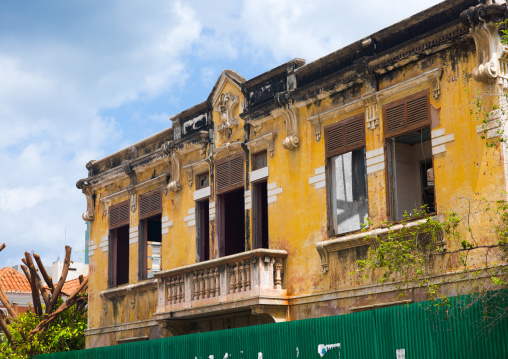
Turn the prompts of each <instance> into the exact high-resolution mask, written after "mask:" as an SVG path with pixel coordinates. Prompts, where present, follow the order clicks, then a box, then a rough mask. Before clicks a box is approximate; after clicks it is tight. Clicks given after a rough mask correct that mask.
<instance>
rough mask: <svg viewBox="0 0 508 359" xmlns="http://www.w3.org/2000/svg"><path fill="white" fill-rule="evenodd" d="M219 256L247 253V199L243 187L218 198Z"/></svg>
mask: <svg viewBox="0 0 508 359" xmlns="http://www.w3.org/2000/svg"><path fill="white" fill-rule="evenodd" d="M217 202H218V215H219V216H220V217H219V221H218V222H219V223H218V226H219V228H218V229H219V255H220V256H221V257H223V256H228V255H231V254H236V253H241V252H243V251H245V217H244V216H245V199H244V190H243V187H242V188H240V189H237V190H234V191H230V192H226V193H223V194H220V195H218V196H217Z"/></svg>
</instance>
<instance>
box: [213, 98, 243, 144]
mask: <svg viewBox="0 0 508 359" xmlns="http://www.w3.org/2000/svg"><path fill="white" fill-rule="evenodd" d="M236 106H238V96H234V95H233V94H231V93H229V92H226V93H223V94H222V95H220V98H219V102H218V103H217V105H216V106H215V111H217V112H218V113H219V116H220V124H219V126H218V127H217V131H219V132H220V133H223V134H224V135H225V136H226V137H229V136H231V132H232V129H231V128H232V127H233V126H234V125H238V118H237V117H234V116H233V111H234V109H235V108H236Z"/></svg>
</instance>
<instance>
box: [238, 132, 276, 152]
mask: <svg viewBox="0 0 508 359" xmlns="http://www.w3.org/2000/svg"><path fill="white" fill-rule="evenodd" d="M276 137H277V133H276V132H270V133H268V134H266V135H264V136H261V137H259V138H256V139H254V140H252V141H250V142H247V143H246V145H247V148H248V149H249V151H250V152H259V151H261V150H265V149H266V150H267V151H268V154H269V155H270V157H272V158H273V156H274V154H275V138H276Z"/></svg>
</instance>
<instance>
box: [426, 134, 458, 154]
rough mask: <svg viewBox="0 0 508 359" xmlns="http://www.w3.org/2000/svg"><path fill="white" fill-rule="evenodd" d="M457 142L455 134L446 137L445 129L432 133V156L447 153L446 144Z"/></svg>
mask: <svg viewBox="0 0 508 359" xmlns="http://www.w3.org/2000/svg"><path fill="white" fill-rule="evenodd" d="M454 140H455V134H454V133H450V134H448V135H445V129H444V127H442V128H439V129H437V130H433V131H431V143H432V154H433V155H437V154H440V153H443V152H445V151H446V145H445V144H446V143H448V142H452V141H454Z"/></svg>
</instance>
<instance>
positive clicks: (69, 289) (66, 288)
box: [62, 277, 87, 295]
mask: <svg viewBox="0 0 508 359" xmlns="http://www.w3.org/2000/svg"><path fill="white" fill-rule="evenodd" d="M86 278H87V277H84V278H83V279H86ZM78 287H79V278H76V279H72V280H68V281H67V282H65V283H64V285H63V288H62V293H63V294H65V295H71V294H72V293H73V292H74V291H75V290H76V289H77V288H78Z"/></svg>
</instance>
